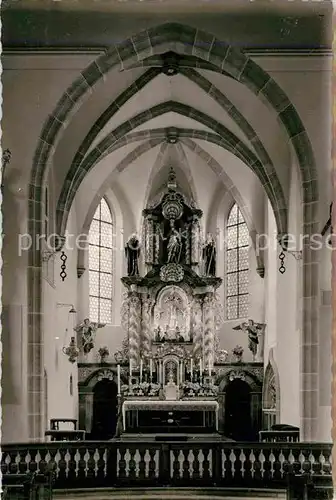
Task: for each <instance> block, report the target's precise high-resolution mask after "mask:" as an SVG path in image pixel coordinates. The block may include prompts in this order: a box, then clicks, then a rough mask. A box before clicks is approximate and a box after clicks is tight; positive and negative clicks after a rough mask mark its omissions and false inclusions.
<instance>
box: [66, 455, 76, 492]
mask: <svg viewBox="0 0 336 500" xmlns="http://www.w3.org/2000/svg"><path fill="white" fill-rule="evenodd" d="M76 453H77V449H76V448H68V454H69V457H68V462H67V463H68V467H67V469H68V481H69V483H70V484H72V483H75V482H76V479H77V472H76V469H77V463H76V459H75V455H76Z"/></svg>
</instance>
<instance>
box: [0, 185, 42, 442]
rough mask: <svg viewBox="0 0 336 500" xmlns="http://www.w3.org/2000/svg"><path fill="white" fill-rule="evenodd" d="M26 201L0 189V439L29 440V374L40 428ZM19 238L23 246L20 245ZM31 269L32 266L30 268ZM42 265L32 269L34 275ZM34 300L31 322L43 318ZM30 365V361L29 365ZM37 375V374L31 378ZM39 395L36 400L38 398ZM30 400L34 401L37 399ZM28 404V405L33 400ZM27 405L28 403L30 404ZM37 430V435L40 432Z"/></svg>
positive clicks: (38, 351)
mask: <svg viewBox="0 0 336 500" xmlns="http://www.w3.org/2000/svg"><path fill="white" fill-rule="evenodd" d="M27 207H28V201H27V199H25V198H21V196H19V195H16V194H15V193H13V192H12V191H9V186H8V185H7V186H6V188H4V189H3V202H2V210H3V214H4V218H3V231H2V232H3V234H2V235H3V236H4V238H3V248H2V258H3V265H2V283H3V284H2V318H1V319H2V336H1V341H2V351H3V359H2V369H1V372H2V373H1V387H2V395H1V404H2V415H1V417H2V419H1V424H2V426H1V427H2V428H1V431H2V436H1V442H2V443H10V442H14V443H17V442H27V441H28V439H29V434H28V432H29V431H28V390H29V385H28V373H29V375H34V376H33V377H30V382H31V386H30V387H33V388H34V390H36V393H38V397H39V405H38V407H36V412H37V418H36V420H38V423H39V424H40V425H39V427H38V428H37V429H36V433H37V435H39V436H40V435H42V430H44V429H43V427H42V426H43V420H44V419H43V411H44V404H43V400H44V399H43V389H44V383H43V378H44V377H43V376H44V370H43V359H41V350H42V349H41V344H42V342H43V341H42V339H41V337H40V333H41V332H40V330H39V329H36V331H35V335H34V338H31V339H30V342H28V332H27V326H28V316H27V304H28V298H27V266H28V259H27V257H28V247H29V238H25V237H23V235H25V234H26V233H27ZM20 242H21V245H20ZM34 271H35V269H33V270H32V272H34ZM39 274H40V269H36V273H35V274H34V276H36V279H38V278H39ZM29 300H30V301H31V302H34V304H36V309H37V308H39V309H38V311H39V312H38V313H37V314H36V315H35V317H32V318H30V320H31V324H32V325H35V322H36V320H37V317H39V318H38V319H40V318H41V312H40V302H41V296H39V297H29ZM28 363H29V364H28ZM35 375H36V377H35ZM36 399H37V398H36ZM36 399H35V400H34V403H35V402H36ZM31 404H32V403H31ZM30 406H31V405H30ZM40 433H41V434H40Z"/></svg>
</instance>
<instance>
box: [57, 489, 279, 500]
mask: <svg viewBox="0 0 336 500" xmlns="http://www.w3.org/2000/svg"><path fill="white" fill-rule="evenodd" d="M53 498H54V499H55V500H70V499H71V500H72V499H76V500H93V499H95V498H96V499H99V500H126V499H132V500H168V499H169V500H188V499H190V500H213V499H215V498H225V499H226V500H246V499H249V500H266V499H267V500H268V499H269V498H273V499H277V500H286V499H287V494H286V491H279V490H266V491H265V490H260V489H241V488H234V489H233V488H199V489H195V488H193V489H191V488H172V487H166V488H164V487H162V488H134V489H130V488H99V489H97V488H95V489H73V490H57V491H55V492H54V494H53Z"/></svg>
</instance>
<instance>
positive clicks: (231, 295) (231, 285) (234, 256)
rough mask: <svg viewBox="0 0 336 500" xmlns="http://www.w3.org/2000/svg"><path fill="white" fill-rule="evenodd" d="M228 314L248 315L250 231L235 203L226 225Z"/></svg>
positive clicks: (228, 315)
mask: <svg viewBox="0 0 336 500" xmlns="http://www.w3.org/2000/svg"><path fill="white" fill-rule="evenodd" d="M226 234H227V240H226V243H227V246H226V248H227V250H226V316H227V319H228V320H231V319H238V318H244V317H246V316H247V315H248V302H249V294H248V285H249V231H248V227H247V224H246V222H245V220H244V217H243V215H242V213H241V211H240V209H239V207H238V205H237V204H236V203H235V204H234V205H233V207H232V209H231V211H230V213H229V217H228V222H227V226H226Z"/></svg>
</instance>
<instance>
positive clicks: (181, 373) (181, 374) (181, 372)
mask: <svg viewBox="0 0 336 500" xmlns="http://www.w3.org/2000/svg"><path fill="white" fill-rule="evenodd" d="M182 378H183V361H181V362H180V384H182Z"/></svg>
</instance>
